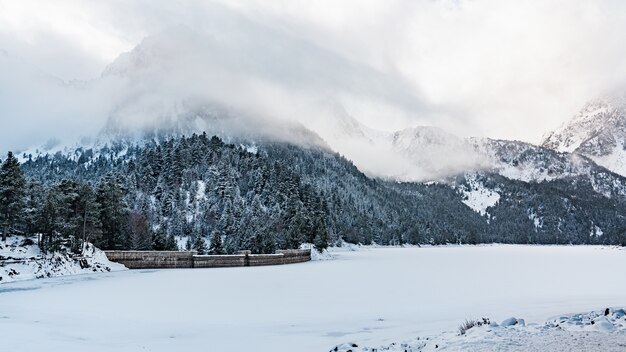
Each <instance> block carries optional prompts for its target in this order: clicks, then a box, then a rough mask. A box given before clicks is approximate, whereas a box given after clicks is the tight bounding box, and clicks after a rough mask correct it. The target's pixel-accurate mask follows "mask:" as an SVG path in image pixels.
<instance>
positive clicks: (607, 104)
mask: <svg viewBox="0 0 626 352" xmlns="http://www.w3.org/2000/svg"><path fill="white" fill-rule="evenodd" d="M541 145H542V146H544V147H546V148H550V149H554V150H557V151H561V152H569V153H576V154H580V155H584V156H587V157H589V158H591V159H593V160H594V161H595V162H596V163H598V164H599V165H602V166H604V167H606V168H607V169H609V170H611V171H613V172H615V173H618V174H620V175H626V100H625V99H624V98H623V97H618V96H613V97H607V98H603V99H596V100H593V101H590V102H589V103H587V104H586V105H585V106H584V107H583V108H582V109H581V111H580V112H578V114H576V115H575V116H574V117H573V118H572V119H571V120H570V121H568V122H566V123H565V124H563V125H562V126H561V127H560V128H558V129H557V130H555V131H552V132H550V133H548V134H546V136H545V137H544V139H543V141H542V143H541Z"/></svg>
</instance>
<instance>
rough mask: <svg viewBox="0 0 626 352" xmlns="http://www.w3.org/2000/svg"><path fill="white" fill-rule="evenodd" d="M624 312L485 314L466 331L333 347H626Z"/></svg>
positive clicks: (565, 351)
mask: <svg viewBox="0 0 626 352" xmlns="http://www.w3.org/2000/svg"><path fill="white" fill-rule="evenodd" d="M620 312H623V309H621V308H618V309H615V308H614V309H609V308H607V309H602V310H598V311H591V312H586V313H578V314H569V315H561V316H559V317H555V318H550V319H548V321H547V322H544V323H542V324H540V323H531V324H528V326H527V325H526V324H525V322H524V319H517V318H509V319H506V320H505V321H503V322H502V323H501V324H495V323H493V322H491V323H488V322H489V319H486V318H483V319H481V322H482V324H479V325H476V326H474V327H471V328H470V329H468V330H466V331H465V333H464V334H462V335H461V334H459V333H454V332H445V333H441V334H437V335H433V336H426V337H417V338H413V339H411V340H406V341H402V342H394V343H391V344H388V345H384V346H377V347H368V346H359V345H358V344H356V343H343V344H340V345H338V346H336V347H337V348H336V349H334V348H333V349H332V351H337V352H347V351H353V352H356V351H363V352H374V351H411V352H417V351H493V350H497V351H555V352H569V351H596V350H602V351H624V347H626V320H624V319H623V315H621V314H619V313H620Z"/></svg>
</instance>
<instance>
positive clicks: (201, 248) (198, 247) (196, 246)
mask: <svg viewBox="0 0 626 352" xmlns="http://www.w3.org/2000/svg"><path fill="white" fill-rule="evenodd" d="M191 248H192V249H193V250H194V251H196V252H198V254H200V255H204V254H206V253H207V251H208V248H207V246H206V243H205V242H204V237H203V236H202V235H201V234H199V233H198V234H196V235H195V236H194V240H193V244H192V246H191Z"/></svg>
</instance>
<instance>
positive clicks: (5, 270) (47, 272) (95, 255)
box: [0, 236, 126, 283]
mask: <svg viewBox="0 0 626 352" xmlns="http://www.w3.org/2000/svg"><path fill="white" fill-rule="evenodd" d="M125 269H126V268H125V267H124V266H123V265H121V264H117V263H113V262H110V261H109V260H108V259H107V257H106V255H104V253H103V252H102V251H101V250H99V249H97V248H95V247H94V246H93V245H91V244H86V247H85V255H84V256H82V257H77V256H72V255H70V254H68V253H65V252H53V253H43V252H41V250H40V249H39V246H37V245H36V244H33V243H32V241H30V240H28V239H26V238H24V237H22V236H10V237H8V238H7V241H6V243H2V242H0V283H6V282H13V281H21V280H30V279H38V278H45V277H53V276H64V275H77V274H88V273H96V272H109V271H119V270H125Z"/></svg>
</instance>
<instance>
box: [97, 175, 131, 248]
mask: <svg viewBox="0 0 626 352" xmlns="http://www.w3.org/2000/svg"><path fill="white" fill-rule="evenodd" d="M96 200H97V202H98V203H99V204H100V222H101V223H102V236H100V240H99V241H98V242H97V244H98V247H100V248H102V249H124V248H126V246H127V237H126V231H127V230H128V228H127V226H128V212H127V205H126V202H125V201H124V190H123V189H122V186H121V185H120V184H119V183H118V181H117V180H115V178H114V177H113V176H112V175H108V176H107V177H105V179H104V180H102V181H101V182H100V184H99V185H98V190H97V193H96Z"/></svg>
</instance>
